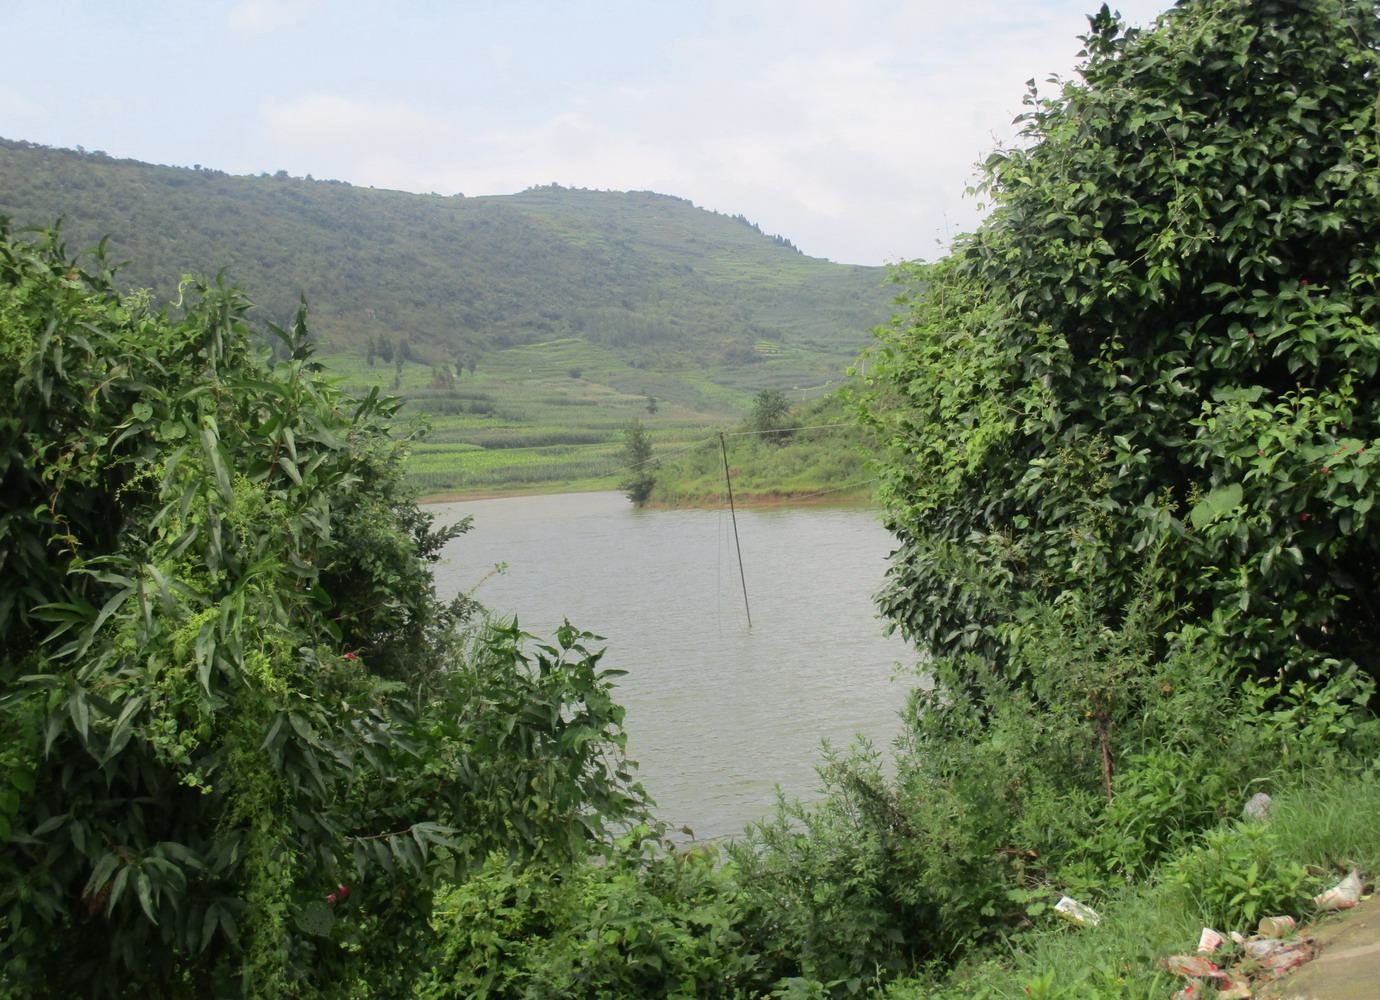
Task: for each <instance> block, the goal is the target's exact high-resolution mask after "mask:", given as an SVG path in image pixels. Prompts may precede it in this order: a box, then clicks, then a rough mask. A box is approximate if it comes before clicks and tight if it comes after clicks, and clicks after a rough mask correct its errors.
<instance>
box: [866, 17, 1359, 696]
mask: <svg viewBox="0 0 1380 1000" xmlns="http://www.w3.org/2000/svg"><path fill="white" fill-rule="evenodd" d="M1376 13H1377V12H1376V4H1375V3H1374V2H1373V0H1185V2H1183V3H1181V4H1180V5H1179V6H1177V7H1175V8H1174V9H1173V10H1171V11H1169V12H1168V13H1167V14H1165V15H1164V16H1163V17H1162V18H1161V19H1160V21H1159V22H1158V23H1157V25H1156V26H1155V27H1154V28H1153V29H1150V30H1146V31H1143V32H1141V31H1135V30H1126V29H1124V27H1123V26H1122V25H1121V23H1120V22H1119V21H1118V20H1117V18H1116V17H1115V16H1113V15H1112V14H1110V13H1109V12H1108V10H1107V8H1106V7H1105V6H1104V7H1103V8H1102V10H1101V12H1100V13H1098V14H1097V15H1096V16H1094V17H1092V18H1090V24H1091V30H1090V31H1089V33H1088V35H1087V36H1086V37H1085V38H1084V39H1083V41H1084V43H1085V52H1084V55H1085V56H1086V62H1085V64H1084V65H1083V67H1082V69H1081V71H1080V72H1081V79H1077V80H1071V81H1065V82H1061V83H1059V84H1058V87H1057V91H1056V92H1055V93H1054V95H1053V96H1048V97H1042V96H1039V95H1038V94H1036V93H1035V92H1034V90H1033V89H1032V93H1031V96H1030V98H1029V99H1028V102H1027V104H1028V111H1027V112H1026V113H1025V114H1024V115H1023V116H1022V117H1023V121H1024V132H1023V135H1024V137H1025V140H1026V143H1025V145H1023V146H1022V147H1021V148H1017V149H1011V150H1005V151H1001V152H998V153H995V154H994V155H992V156H991V158H990V159H989V160H988V161H987V163H986V165H985V180H984V183H983V188H984V189H985V190H986V192H987V193H988V194H989V195H990V197H991V198H992V200H993V202H994V203H995V209H994V211H993V212H992V214H991V215H990V217H989V218H988V220H987V221H986V222H985V223H984V224H983V226H982V227H981V228H980V229H979V230H978V231H977V232H976V233H974V234H973V235H971V236H968V237H966V238H965V239H963V240H961V241H960V242H959V243H958V244H957V245H956V247H955V250H954V252H953V253H952V255H951V256H950V257H949V258H947V259H945V260H943V261H941V262H940V263H938V264H936V265H933V266H924V265H911V266H909V267H907V268H906V269H905V270H904V272H903V276H904V277H906V278H908V279H909V281H910V286H909V290H908V292H907V295H906V296H905V299H904V301H907V302H909V305H910V310H909V315H908V316H906V317H904V318H903V319H902V320H900V321H899V322H897V323H896V324H895V325H893V327H892V328H891V329H889V330H887V331H885V332H884V333H883V334H882V345H881V346H880V347H879V348H878V349H877V352H876V369H875V372H876V379H875V382H874V387H873V391H872V394H871V396H870V398H869V400H868V403H867V406H866V415H867V419H869V420H870V421H871V422H872V424H873V425H874V426H875V427H876V429H877V430H878V431H879V432H880V439H881V441H882V442H884V444H885V445H886V446H887V449H888V454H887V458H886V460H885V462H884V464H883V467H882V470H881V473H882V476H883V479H884V494H885V497H886V503H887V511H888V518H889V520H890V522H891V524H892V525H893V527H894V529H895V530H896V532H897V533H898V535H899V537H900V539H901V547H900V550H899V553H898V555H897V557H896V559H895V561H894V563H893V567H892V570H891V573H890V582H889V587H888V589H887V591H886V593H885V594H884V595H883V598H882V604H883V607H884V609H885V610H886V612H887V613H888V614H889V615H890V616H891V617H892V618H893V619H894V620H895V621H897V622H898V623H899V624H900V626H901V627H902V628H903V629H904V630H905V631H906V632H907V633H908V634H909V635H910V636H912V637H914V638H915V639H917V640H918V641H919V642H920V643H921V644H922V645H924V646H925V647H926V648H928V649H929V650H931V651H933V652H935V653H938V654H958V653H963V652H975V653H978V654H980V656H981V658H982V660H984V661H985V662H987V663H989V664H991V663H993V662H996V663H1008V662H1009V653H1010V651H1011V650H1012V649H1013V648H1014V647H1015V645H1016V644H1018V643H1019V640H1020V635H1021V630H1022V625H1021V621H1022V619H1023V616H1024V615H1025V614H1026V609H1028V608H1031V607H1034V606H1037V605H1042V604H1048V603H1052V602H1057V601H1058V599H1059V598H1060V595H1063V594H1066V593H1069V592H1072V591H1074V590H1076V589H1078V588H1079V587H1080V586H1084V587H1087V588H1089V589H1090V590H1092V591H1094V592H1096V593H1098V594H1099V595H1101V597H1102V598H1103V599H1104V601H1105V606H1104V609H1103V610H1104V611H1105V610H1108V609H1116V608H1123V607H1126V606H1128V604H1129V603H1130V598H1131V596H1132V594H1133V592H1134V589H1135V580H1136V576H1137V572H1138V568H1139V567H1140V565H1141V564H1142V563H1143V562H1144V557H1145V554H1146V553H1147V552H1149V551H1150V550H1152V549H1155V548H1159V549H1160V554H1159V557H1158V558H1159V561H1160V564H1161V566H1162V567H1163V568H1164V570H1165V578H1166V579H1167V580H1168V581H1169V586H1170V588H1171V594H1170V595H1169V598H1170V599H1169V601H1168V602H1167V606H1169V607H1172V608H1177V609H1179V613H1178V617H1177V620H1178V621H1180V622H1185V621H1196V622H1200V623H1203V624H1204V625H1207V626H1208V627H1210V628H1211V629H1212V630H1213V631H1214V632H1215V633H1216V634H1218V635H1219V636H1221V637H1222V638H1223V640H1224V641H1225V644H1226V648H1227V649H1229V650H1230V651H1231V652H1232V654H1233V655H1234V656H1236V657H1237V659H1238V662H1244V663H1248V664H1253V665H1254V668H1255V669H1256V670H1258V671H1259V672H1261V673H1267V672H1273V671H1279V670H1288V669H1290V668H1302V667H1304V666H1305V665H1306V666H1309V667H1312V668H1315V669H1323V670H1339V669H1342V668H1340V667H1338V665H1337V661H1342V662H1343V663H1346V662H1355V663H1361V664H1365V665H1366V666H1367V668H1368V669H1370V670H1376V669H1378V668H1377V664H1380V659H1378V658H1377V657H1376V655H1375V654H1376V653H1377V647H1376V636H1377V635H1380V630H1378V629H1377V625H1380V605H1377V603H1376V601H1375V597H1374V595H1375V593H1376V591H1377V583H1380V579H1377V578H1378V577H1380V533H1377V532H1376V531H1375V530H1374V526H1373V522H1372V521H1371V519H1370V512H1371V509H1372V505H1373V503H1374V499H1375V493H1376V487H1375V482H1376V481H1375V478H1374V475H1373V470H1372V469H1371V468H1370V466H1371V465H1372V464H1374V462H1375V448H1376V439H1377V436H1380V379H1378V378H1377V365H1378V364H1380V240H1377V238H1376V236H1377V233H1380V163H1378V162H1377V155H1378V154H1380V144H1377V122H1376V99H1375V95H1376V90H1377V86H1378V85H1380V75H1378V74H1377V66H1380V54H1378V50H1380V18H1377V16H1376Z"/></svg>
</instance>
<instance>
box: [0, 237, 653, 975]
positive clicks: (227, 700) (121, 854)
mask: <svg viewBox="0 0 1380 1000" xmlns="http://www.w3.org/2000/svg"><path fill="white" fill-rule="evenodd" d="M182 293H183V294H182V295H181V296H180V298H179V302H178V304H177V305H175V306H172V305H170V306H167V307H164V308H162V309H159V310H156V311H155V310H154V309H152V308H150V306H149V303H148V302H147V299H146V297H145V296H138V295H136V296H121V295H119V294H118V293H117V291H116V290H115V286H114V284H113V282H112V279H111V275H110V273H109V272H108V271H107V270H105V269H104V268H103V266H102V261H101V260H100V259H99V258H98V259H97V262H96V267H95V268H94V269H93V270H89V271H88V270H84V269H83V268H82V267H81V266H79V265H78V264H77V263H76V262H74V261H73V260H71V259H69V258H68V257H67V256H66V254H65V252H64V251H63V250H62V249H61V247H60V246H59V245H58V243H57V239H56V235H55V234H48V235H47V236H46V238H40V242H38V243H36V244H35V243H29V242H25V241H22V240H17V239H11V238H9V235H8V233H5V232H3V230H0V388H3V391H0V472H2V473H3V481H4V484H5V492H4V496H3V506H0V595H3V597H0V628H2V629H3V630H4V634H5V638H6V643H5V648H4V649H3V650H0V688H2V689H3V698H0V745H2V746H3V748H4V749H3V750H2V751H0V754H3V757H0V760H3V763H4V765H5V768H6V770H5V772H4V773H5V785H4V787H3V788H0V995H4V996H14V997H23V996H70V995H78V994H80V995H88V996H96V997H132V996H144V995H156V996H161V997H169V998H173V997H197V998H203V997H236V998H238V997H246V996H263V997H279V996H284V995H289V994H292V995H302V996H305V995H312V996H332V995H344V994H346V993H348V991H349V989H350V986H351V984H352V983H355V982H358V981H361V980H363V981H367V982H370V983H372V985H373V986H374V987H375V988H376V989H379V990H381V991H384V992H387V991H388V990H389V989H390V988H391V986H392V985H393V984H396V983H397V982H399V981H402V980H404V979H406V978H407V971H406V970H407V969H408V967H409V963H410V962H411V961H412V960H414V959H415V957H416V955H417V954H418V953H419V951H420V950H421V949H422V948H423V947H424V946H425V945H426V944H427V943H428V941H429V935H428V933H427V930H426V927H427V917H428V916H429V914H430V901H431V889H432V887H433V885H435V884H436V883H437V882H438V880H439V879H440V878H441V877H442V876H446V877H449V878H452V879H453V878H455V877H457V874H458V873H460V872H463V871H464V870H465V869H466V867H467V866H469V865H471V864H474V863H476V862H477V861H478V860H480V859H482V858H483V857H485V856H487V855H488V854H489V853H490V852H492V851H496V850H505V851H509V852H511V853H512V854H513V855H514V856H517V857H535V858H541V859H545V860H547V861H555V860H558V859H568V858H571V857H578V856H581V855H582V854H583V853H584V850H585V845H586V844H587V843H588V842H590V841H591V840H592V839H594V838H597V837H598V836H600V834H601V832H602V823H603V822H604V821H605V820H609V821H618V820H619V819H620V818H624V817H627V816H629V815H632V814H635V813H637V811H638V807H639V805H640V801H639V800H640V792H639V790H638V789H637V788H636V787H635V786H632V785H631V782H630V779H629V776H628V774H627V772H626V771H624V770H623V769H622V762H621V748H622V738H623V736H622V732H621V728H620V724H621V720H622V710H621V709H620V708H619V707H618V706H617V705H615V704H614V703H613V701H612V699H611V697H610V694H609V686H610V684H609V677H610V675H609V674H608V673H607V672H605V671H604V670H602V668H600V666H599V655H600V654H599V653H598V652H596V651H591V650H589V649H588V648H587V647H586V646H585V645H584V644H585V643H586V642H588V641H589V640H590V639H591V638H592V637H591V636H589V635H587V634H585V633H580V632H579V631H577V630H575V629H573V628H571V627H570V626H568V625H567V626H565V627H564V628H562V629H560V630H558V632H557V635H556V638H555V642H554V643H553V644H549V645H538V646H537V647H536V648H535V649H532V648H531V646H530V643H529V642H528V640H529V638H530V637H527V636H525V635H523V634H522V633H520V632H519V631H518V630H517V629H516V628H515V627H512V628H496V629H492V630H489V631H486V632H483V633H480V634H478V635H477V636H476V635H473V634H471V633H467V631H466V628H467V626H466V621H467V617H468V615H469V614H470V612H471V611H472V608H471V606H469V605H468V604H467V603H466V602H464V601H463V600H461V601H457V602H450V603H447V602H442V601H440V600H439V599H438V598H437V596H436V594H435V592H434V588H433V581H432V575H431V564H432V563H433V562H434V560H435V559H436V557H437V555H438V554H439V550H440V548H441V546H442V545H443V544H444V543H445V542H446V541H447V540H448V539H449V538H451V537H453V536H455V535H456V534H459V533H460V532H462V531H463V530H464V526H463V525H461V526H459V527H457V528H454V529H446V530H436V529H434V528H433V526H432V524H431V519H430V517H429V516H427V515H425V514H423V513H421V512H419V511H418V509H417V508H416V506H415V505H414V504H412V503H411V502H410V500H409V498H408V496H407V494H406V492H405V491H404V490H403V488H402V485H401V482H402V480H401V476H402V472H401V458H402V455H403V453H404V452H405V450H406V440H405V439H404V440H398V439H394V438H393V437H392V436H391V427H392V416H393V414H394V412H395V411H396V408H397V402H396V401H393V400H388V399H384V398H382V397H380V396H379V395H378V393H377V392H376V391H375V392H371V393H370V394H368V395H367V396H365V397H363V398H352V397H350V396H347V395H345V394H344V393H342V392H341V391H339V389H338V388H337V387H336V386H335V385H334V384H333V383H331V382H330V381H329V380H327V379H325V378H324V377H323V376H322V375H321V374H320V373H319V371H318V369H317V366H316V364H315V363H314V362H313V361H312V360H311V350H310V347H309V342H308V337H307V332H306V325H305V309H303V310H302V311H301V312H300V313H299V315H298V317H297V320H296V322H295V323H294V324H293V327H292V329H291V330H290V331H282V330H276V329H271V330H270V331H269V332H270V335H271V336H273V337H274V338H275V339H276V340H277V341H278V342H279V349H278V354H279V360H277V361H274V360H273V358H272V356H271V355H270V352H269V351H268V350H267V349H266V348H260V347H257V346H256V345H255V338H254V336H253V335H252V333H251V330H250V328H249V326H248V324H247V320H246V312H247V310H248V309H249V302H248V300H247V299H246V298H245V297H244V296H243V295H242V294H240V293H239V292H238V291H236V290H234V289H232V288H227V287H223V286H221V285H218V284H217V285H208V284H206V283H203V282H197V281H193V280H190V279H188V280H187V281H186V282H184V284H183V288H182ZM467 637H468V639H469V640H470V641H468V642H467Z"/></svg>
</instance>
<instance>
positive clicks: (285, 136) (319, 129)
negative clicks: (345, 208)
mask: <svg viewBox="0 0 1380 1000" xmlns="http://www.w3.org/2000/svg"><path fill="white" fill-rule="evenodd" d="M261 115H262V120H263V125H264V128H265V131H266V133H267V138H269V139H270V140H271V141H273V142H274V143H276V144H278V145H280V146H282V147H285V148H287V149H291V150H294V151H300V152H306V153H312V154H316V153H320V154H323V155H325V156H329V157H331V158H339V157H346V158H355V157H366V156H371V155H386V154H388V153H389V152H392V151H396V152H397V153H398V154H403V155H405V158H406V159H413V158H421V159H423V160H425V159H426V158H427V157H428V156H430V155H434V154H436V153H438V152H453V151H454V150H455V149H456V148H457V147H458V146H461V145H463V143H462V134H461V130H460V127H459V124H458V123H457V122H455V121H453V120H450V119H448V118H443V117H440V116H437V115H433V114H427V113H425V112H423V111H420V110H418V109H417V108H415V107H413V106H411V105H409V104H407V103H406V102H403V101H389V102H380V101H368V100H356V99H353V98H349V97H342V96H340V95H337V94H306V95H303V96H301V97H297V98H293V99H291V100H288V101H279V100H278V99H276V98H269V99H268V100H267V101H265V102H264V104H263V106H262V108H261Z"/></svg>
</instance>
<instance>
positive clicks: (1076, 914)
mask: <svg viewBox="0 0 1380 1000" xmlns="http://www.w3.org/2000/svg"><path fill="white" fill-rule="evenodd" d="M1054 912H1056V913H1058V914H1059V915H1060V916H1061V917H1064V918H1065V919H1066V920H1071V921H1073V922H1074V923H1075V924H1081V925H1082V926H1084V927H1096V926H1098V925H1099V924H1100V923H1102V918H1101V917H1099V916H1098V915H1097V911H1096V910H1094V909H1093V908H1092V907H1091V906H1088V905H1087V904H1086V903H1080V902H1078V901H1077V900H1076V899H1072V898H1070V897H1068V896H1064V897H1062V898H1060V900H1059V902H1057V903H1055V904H1054Z"/></svg>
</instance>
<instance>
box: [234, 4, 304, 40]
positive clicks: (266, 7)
mask: <svg viewBox="0 0 1380 1000" xmlns="http://www.w3.org/2000/svg"><path fill="white" fill-rule="evenodd" d="M320 6H321V4H320V0H240V2H239V3H237V4H235V6H234V7H232V8H231V9H230V13H229V16H228V23H229V26H230V30H231V31H233V32H235V33H236V34H239V35H267V34H272V33H273V32H276V31H281V30H283V29H284V28H291V27H295V26H297V25H298V24H301V23H302V22H304V21H306V20H308V19H309V18H310V17H311V16H312V15H313V14H315V13H316V11H317V10H318V9H319V8H320Z"/></svg>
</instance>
